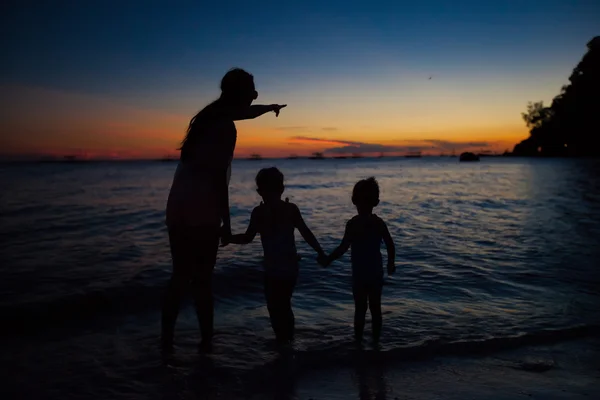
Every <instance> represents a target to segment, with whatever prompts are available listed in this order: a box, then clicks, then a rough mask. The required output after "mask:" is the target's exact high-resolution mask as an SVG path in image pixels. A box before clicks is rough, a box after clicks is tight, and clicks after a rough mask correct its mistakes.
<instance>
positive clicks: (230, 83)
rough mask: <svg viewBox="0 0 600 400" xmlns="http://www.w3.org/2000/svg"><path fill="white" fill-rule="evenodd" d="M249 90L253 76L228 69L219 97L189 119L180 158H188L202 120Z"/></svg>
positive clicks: (198, 134) (235, 101) (239, 70)
mask: <svg viewBox="0 0 600 400" xmlns="http://www.w3.org/2000/svg"><path fill="white" fill-rule="evenodd" d="M249 90H252V91H254V76H252V74H250V73H249V72H247V71H244V70H243V69H241V68H233V69H231V70H229V71H228V72H227V73H226V74H225V76H224V77H223V79H221V97H219V98H218V99H217V100H215V101H213V102H212V103H210V104H209V105H207V106H206V107H204V108H203V109H202V110H200V111H199V112H198V113H197V114H196V115H194V117H193V118H192V119H191V120H190V124H189V125H188V128H187V131H186V134H185V137H184V138H183V140H182V141H181V147H180V148H179V149H178V150H181V159H182V160H184V159H185V158H188V157H189V156H190V153H191V149H192V148H193V147H194V143H195V142H196V141H197V140H198V138H199V137H200V136H201V135H202V132H203V129H202V126H203V125H204V124H203V122H205V121H210V120H215V119H217V118H219V114H221V116H223V115H222V112H223V111H224V110H223V107H225V106H226V105H227V104H229V105H235V104H236V103H237V102H239V99H240V98H241V97H243V96H244V95H245V94H246V93H248V91H249Z"/></svg>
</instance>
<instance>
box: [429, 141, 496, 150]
mask: <svg viewBox="0 0 600 400" xmlns="http://www.w3.org/2000/svg"><path fill="white" fill-rule="evenodd" d="M423 142H426V143H431V144H432V145H433V146H434V147H435V148H436V149H438V150H457V149H460V148H464V147H490V143H489V142H451V141H449V140H439V139H425V140H423Z"/></svg>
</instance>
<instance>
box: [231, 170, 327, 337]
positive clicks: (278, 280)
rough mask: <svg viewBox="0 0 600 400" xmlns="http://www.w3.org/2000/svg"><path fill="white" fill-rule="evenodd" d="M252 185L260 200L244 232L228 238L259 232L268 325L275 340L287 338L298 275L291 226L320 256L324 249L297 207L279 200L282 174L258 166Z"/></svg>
mask: <svg viewBox="0 0 600 400" xmlns="http://www.w3.org/2000/svg"><path fill="white" fill-rule="evenodd" d="M256 186H257V192H258V194H260V196H261V197H262V199H263V202H261V204H260V205H259V206H258V207H256V208H255V209H254V210H253V211H252V215H251V217H250V224H249V226H248V229H247V230H246V233H244V234H239V235H233V236H231V238H230V242H231V243H234V244H247V243H250V242H251V241H252V240H253V239H254V237H255V236H256V234H257V233H260V239H261V242H262V246H263V250H264V264H265V297H266V300H267V309H268V310H269V317H270V319H271V326H272V327H273V331H274V332H275V336H276V338H277V340H278V341H281V342H288V341H291V340H292V339H293V338H294V313H293V311H292V304H291V300H292V293H293V291H294V287H295V286H296V280H297V278H298V254H297V252H296V243H295V239H294V230H295V229H296V228H297V229H298V230H299V231H300V234H301V235H302V237H303V238H304V240H306V242H307V243H308V244H309V245H310V246H311V247H312V248H313V249H314V250H315V251H316V252H317V254H318V255H319V258H320V259H323V258H324V257H325V253H323V250H322V249H321V246H320V245H319V242H318V241H317V239H316V238H315V236H314V235H313V233H312V232H311V231H310V229H309V228H308V227H307V226H306V224H305V223H304V220H303V219H302V215H301V214H300V210H299V209H298V207H297V206H296V205H295V204H293V203H290V202H289V201H288V200H287V199H286V200H285V201H283V200H281V195H282V194H283V191H284V184H283V174H282V173H281V172H280V171H279V170H278V169H277V168H274V167H273V168H265V169H261V170H260V171H259V172H258V174H257V175H256Z"/></svg>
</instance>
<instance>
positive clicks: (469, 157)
mask: <svg viewBox="0 0 600 400" xmlns="http://www.w3.org/2000/svg"><path fill="white" fill-rule="evenodd" d="M459 161H466V162H470V161H479V156H478V155H477V154H475V153H471V152H469V151H466V152H464V153H462V154H461V155H460V158H459Z"/></svg>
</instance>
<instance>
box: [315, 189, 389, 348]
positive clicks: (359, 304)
mask: <svg viewBox="0 0 600 400" xmlns="http://www.w3.org/2000/svg"><path fill="white" fill-rule="evenodd" d="M352 203H353V204H354V205H355V206H356V209H357V211H358V215H356V216H355V217H353V218H352V219H351V220H350V221H348V223H347V224H346V232H345V233H344V238H343V239H342V243H341V244H340V245H339V246H338V248H337V249H335V250H334V251H333V253H331V254H330V255H329V256H328V257H326V258H325V259H319V261H320V262H321V263H322V265H323V266H328V265H329V264H330V263H331V262H333V261H334V260H336V259H338V258H340V257H341V256H342V255H343V254H344V253H345V252H346V251H348V248H350V247H352V251H351V257H352V294H353V296H354V336H355V338H356V340H358V341H361V340H362V338H363V331H364V327H365V317H366V314H367V307H368V308H369V309H370V310H371V319H372V329H373V340H374V341H375V342H377V341H379V337H380V335H381V325H382V317H381V291H382V288H383V260H382V257H381V250H380V248H381V242H382V241H383V242H384V243H385V246H386V248H387V255H388V260H387V271H388V275H392V274H393V273H394V272H395V271H396V266H395V263H394V262H395V258H396V248H395V246H394V242H393V240H392V237H391V236H390V232H389V231H388V228H387V226H386V224H385V222H383V220H382V219H381V218H379V217H378V216H377V215H375V214H373V208H374V207H375V206H377V205H378V204H379V184H378V183H377V181H376V180H375V178H373V177H371V178H369V179H363V180H361V181H359V182H358V183H357V184H356V185H355V186H354V190H353V191H352Z"/></svg>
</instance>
